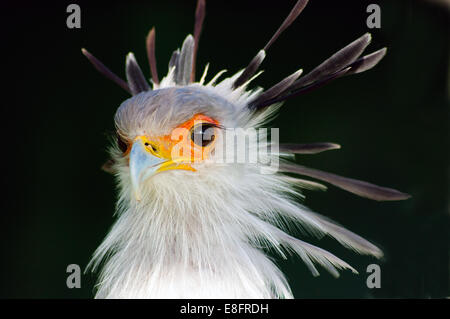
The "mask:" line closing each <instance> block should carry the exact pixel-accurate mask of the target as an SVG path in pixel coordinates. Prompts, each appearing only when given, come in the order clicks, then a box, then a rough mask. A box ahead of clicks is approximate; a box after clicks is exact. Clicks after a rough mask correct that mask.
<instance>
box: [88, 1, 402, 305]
mask: <svg viewBox="0 0 450 319" xmlns="http://www.w3.org/2000/svg"><path fill="white" fill-rule="evenodd" d="M307 2H308V1H307V0H299V1H297V2H296V4H295V6H294V7H293V9H292V10H291V12H290V13H289V15H288V16H287V18H286V19H285V20H284V22H283V23H282V24H281V26H280V27H279V28H278V29H277V31H276V32H275V34H274V35H273V36H272V38H271V39H270V40H269V41H268V42H267V44H266V45H265V46H264V47H263V49H262V50H260V51H259V52H258V53H257V54H256V56H255V57H254V58H253V59H252V60H251V61H250V63H249V64H248V65H247V67H245V68H244V69H243V70H241V71H239V72H237V73H236V74H234V75H232V76H231V77H228V78H225V79H223V80H221V81H220V82H219V81H218V79H219V77H220V76H221V75H222V73H223V72H219V74H217V75H216V76H214V77H213V78H212V79H211V80H210V81H208V82H206V76H207V69H208V66H206V68H205V71H204V73H203V76H202V77H201V78H200V80H198V81H197V80H196V77H195V64H196V62H195V61H196V56H197V51H198V46H199V36H200V33H201V30H202V24H203V20H204V16H205V0H199V1H198V3H197V9H196V13H195V26H194V32H193V36H192V35H188V36H187V38H186V39H185V40H184V42H183V45H182V47H181V49H178V50H176V51H174V52H173V54H172V57H171V59H170V62H169V70H168V74H167V75H166V76H165V77H164V78H162V79H161V81H160V80H159V78H158V73H157V69H156V59H155V29H154V28H153V29H151V30H150V32H149V34H148V36H147V39H146V47H147V53H148V59H149V64H150V73H151V81H150V82H148V81H147V80H146V78H145V76H144V74H143V72H142V71H141V68H140V67H139V65H138V63H137V61H136V59H135V57H134V55H133V53H129V54H128V55H127V57H126V81H124V80H122V79H121V78H120V77H118V76H117V75H115V74H114V73H112V72H111V71H110V70H109V69H108V68H107V67H105V66H104V65H103V64H102V63H101V62H100V61H99V60H98V59H97V58H95V57H94V56H93V55H92V54H90V53H89V52H88V51H87V50H85V49H82V52H83V54H84V55H85V56H86V57H87V58H88V59H89V61H90V62H91V63H92V64H93V65H94V67H95V68H96V69H97V70H98V71H100V72H101V73H102V74H103V75H105V76H106V77H107V78H109V79H110V80H112V81H114V82H115V83H116V84H118V85H119V86H120V87H121V88H123V89H124V90H126V91H127V92H129V93H130V94H131V95H132V97H131V98H129V99H127V100H126V101H124V102H123V103H122V104H121V105H120V107H119V108H118V110H117V112H116V115H115V119H114V120H115V127H116V131H117V133H116V136H115V141H114V143H113V145H112V146H111V149H110V154H111V159H110V160H109V161H108V162H107V163H106V164H105V166H104V167H103V168H104V169H105V170H106V171H108V172H111V173H113V174H114V175H115V177H116V179H117V182H118V185H119V190H120V192H119V199H118V203H117V212H116V216H117V220H116V221H115V223H114V225H113V226H112V228H111V230H110V232H109V233H108V235H107V236H106V238H105V239H104V241H103V242H102V244H101V245H100V246H99V247H98V249H97V250H96V252H95V253H94V256H93V258H92V260H91V262H90V263H89V265H88V267H89V269H92V270H93V271H96V270H98V269H101V272H100V275H99V279H98V283H97V286H96V287H97V292H96V298H292V297H293V295H292V292H291V289H290V287H289V284H288V282H287V280H286V278H285V276H284V274H283V273H282V272H281V271H280V270H279V269H278V268H277V266H276V265H275V264H274V262H273V261H272V260H271V258H269V256H268V255H267V250H268V249H272V250H273V251H275V252H277V253H278V254H280V255H281V256H282V257H284V258H287V257H288V255H289V254H292V253H294V254H297V255H298V256H299V257H300V258H301V259H302V260H303V261H304V263H305V264H306V266H307V267H308V268H309V269H310V270H311V272H312V274H313V275H315V276H317V275H319V271H318V268H317V265H320V266H321V267H322V268H324V269H326V270H327V271H329V272H330V273H331V274H332V275H333V276H336V277H338V276H339V272H338V271H339V270H343V269H348V270H350V271H352V272H354V273H357V271H356V270H355V269H354V268H353V267H351V266H350V265H349V264H347V263H346V262H345V261H343V260H341V259H339V258H338V257H336V256H334V255H333V254H331V253H330V252H328V251H325V250H323V249H321V248H319V247H316V246H313V245H311V244H309V243H307V242H305V241H302V240H300V239H298V238H295V237H294V236H291V235H289V234H288V230H289V228H290V226H292V225H296V226H297V227H299V228H300V229H301V230H302V231H303V234H304V235H305V236H306V235H312V236H317V237H318V238H322V237H323V236H330V237H332V238H334V239H335V240H337V241H338V242H339V243H340V244H342V245H343V246H345V247H346V248H349V249H351V250H353V251H355V252H357V253H360V254H365V255H372V256H375V257H378V258H379V257H381V256H382V255H383V253H382V251H381V250H380V249H379V248H377V247H376V246H375V245H374V244H372V243H370V242H369V241H367V240H365V239H363V238H362V237H360V236H358V235H356V234H354V233H352V232H350V231H348V230H347V229H345V228H343V227H342V226H340V225H338V224H336V223H334V222H333V221H331V220H330V219H328V218H326V217H324V216H322V215H319V214H316V213H314V212H312V211H311V210H309V209H308V208H306V207H304V206H303V205H301V204H299V203H298V199H299V198H300V197H302V196H303V195H302V194H301V188H308V189H326V187H325V186H324V185H323V184H320V183H318V182H313V181H309V180H305V179H303V178H299V177H293V176H292V175H301V176H308V177H310V178H313V179H316V180H320V181H323V182H326V183H329V184H332V185H335V186H337V187H339V188H341V189H343V190H346V191H348V192H351V193H354V194H356V195H359V196H362V197H366V198H368V199H372V200H377V201H393V200H404V199H406V198H408V197H409V195H407V194H405V193H402V192H399V191H397V190H394V189H391V188H385V187H379V186H376V185H373V184H371V183H367V182H362V181H359V180H355V179H350V178H346V177H341V176H338V175H335V174H331V173H326V172H323V171H320V170H316V169H311V168H307V167H305V166H300V165H297V164H295V163H293V161H291V160H292V158H293V154H314V153H319V152H322V151H326V150H331V149H336V148H339V145H337V144H334V143H312V144H289V145H283V144H281V145H278V144H277V143H276V142H273V141H270V142H267V137H268V136H265V137H266V139H265V138H260V137H259V136H258V139H256V140H255V139H251V138H248V139H245V140H246V141H247V140H248V141H247V142H246V144H245V148H244V150H243V153H246V154H247V153H251V151H252V150H253V151H255V150H256V151H257V153H258V154H260V153H261V154H262V155H261V156H260V157H258V160H257V161H256V162H255V161H249V160H245V161H236V160H223V158H224V157H225V158H226V159H230V158H233V159H234V158H235V156H236V154H234V153H233V150H234V148H233V149H231V148H230V147H223V145H225V144H226V145H228V144H227V142H226V141H225V140H226V136H227V134H228V132H229V131H231V129H234V128H240V129H242V130H244V131H246V130H247V131H248V130H249V129H258V128H262V127H264V125H265V124H267V122H268V121H269V120H270V119H271V118H272V116H273V115H274V114H275V112H276V111H277V110H278V109H279V108H280V106H281V104H282V102H283V101H285V100H286V99H289V98H292V97H295V96H299V95H302V94H304V93H306V92H309V91H311V90H314V89H316V88H318V87H321V86H322V85H324V84H326V83H328V82H330V81H332V80H334V79H337V78H340V77H343V76H347V75H351V74H357V73H361V72H363V71H366V70H368V69H370V68H372V67H373V66H375V65H376V64H377V63H378V62H379V61H380V60H381V59H382V58H383V56H384V55H385V53H386V49H385V48H383V49H381V50H378V51H375V52H373V53H371V54H368V55H362V53H363V51H364V50H365V48H366V47H367V46H368V45H369V43H370V40H371V36H370V34H365V35H363V36H362V37H360V38H358V39H357V40H355V41H354V42H352V43H350V44H349V45H347V46H346V47H344V48H343V49H341V50H339V51H338V52H337V53H335V54H333V55H332V56H331V57H330V58H328V59H327V60H325V61H324V62H323V63H322V64H320V65H319V66H318V67H316V68H314V69H313V70H312V71H310V72H309V73H307V74H306V75H304V76H301V74H302V70H298V71H296V72H294V73H293V74H292V75H290V76H288V77H286V78H285V79H283V80H282V81H280V82H279V83H277V84H275V85H273V86H272V87H271V88H269V89H267V90H263V89H261V88H256V89H248V85H249V83H250V82H252V81H253V80H254V79H255V78H256V77H257V76H258V74H259V73H258V68H259V66H260V64H261V63H262V62H263V60H264V57H265V56H266V52H267V51H268V50H269V49H270V47H271V46H272V44H273V43H274V42H275V41H276V40H277V38H278V37H279V36H280V34H281V33H282V32H283V31H284V30H285V29H286V28H287V27H288V26H289V25H290V24H291V23H292V22H294V20H295V19H296V18H297V17H298V15H299V14H300V12H302V11H303V9H304V8H305V6H306V4H307ZM258 132H259V131H258ZM267 135H268V134H267ZM236 136H237V137H239V136H238V135H236ZM263 137H264V136H263ZM224 141H225V142H224ZM264 141H265V142H264ZM230 145H232V144H231V143H230ZM223 150H225V151H223ZM262 150H266V151H267V150H270V152H262ZM260 151H261V152H260ZM227 153H233V154H232V156H228V155H230V154H227ZM264 154H265V155H264ZM237 155H242V152H241V153H239V154H237ZM273 163H278V166H276V167H275V169H274V166H273V165H272V164H273ZM277 167H278V169H276V168H277ZM286 173H288V174H291V175H286Z"/></svg>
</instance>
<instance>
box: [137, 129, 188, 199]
mask: <svg viewBox="0 0 450 319" xmlns="http://www.w3.org/2000/svg"><path fill="white" fill-rule="evenodd" d="M181 162H182V160H181V159H174V160H172V159H171V157H170V155H169V154H168V153H167V152H164V150H162V149H160V148H159V147H158V145H157V144H155V143H153V142H150V141H149V140H148V139H147V137H146V136H138V137H136V139H135V140H134V143H133V145H132V147H131V151H130V176H131V185H132V188H133V192H134V196H135V198H136V200H137V201H140V200H141V199H142V192H141V188H142V184H143V183H144V181H145V180H146V179H148V178H150V177H151V176H153V175H155V174H156V173H158V172H162V171H166V170H172V169H183V170H193V171H195V169H193V168H192V167H191V166H190V165H187V164H182V163H181Z"/></svg>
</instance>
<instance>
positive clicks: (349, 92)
mask: <svg viewBox="0 0 450 319" xmlns="http://www.w3.org/2000/svg"><path fill="white" fill-rule="evenodd" d="M71 2H75V3H78V4H80V5H81V12H82V28H81V30H70V29H68V28H67V27H66V17H67V13H66V6H67V5H68V4H69V3H71ZM242 2H243V1H237V0H228V1H223V2H220V1H208V3H207V17H206V21H205V29H204V32H203V34H202V39H201V42H200V51H199V56H198V64H197V65H198V66H199V68H200V67H201V68H202V69H203V67H204V65H205V64H206V63H207V62H210V63H211V64H210V71H211V72H210V74H214V73H215V72H217V71H219V70H221V69H224V68H226V69H228V70H229V72H230V73H234V72H236V71H238V70H239V69H240V68H242V67H244V66H245V65H246V63H247V62H248V61H249V60H250V59H251V58H252V57H253V56H254V54H255V53H256V52H257V50H259V49H260V48H261V47H262V46H263V45H264V44H265V42H266V41H267V40H268V39H269V38H270V37H271V35H272V33H273V32H274V31H275V30H276V28H277V27H278V26H279V24H280V23H281V21H282V19H283V18H284V17H285V16H286V15H287V13H288V12H289V10H290V8H291V7H292V5H293V4H294V2H295V1H294V0H291V1H246V2H245V3H242ZM371 2H374V1H361V0H358V1H356V0H355V1H345V2H342V1H325V0H314V1H311V3H310V4H309V5H308V6H307V8H306V9H305V11H304V12H303V14H302V15H301V16H300V18H299V19H298V20H297V21H296V22H295V23H294V24H293V25H292V26H291V27H290V28H289V29H288V31H286V32H285V33H284V34H283V35H282V36H281V37H280V39H279V40H278V41H277V43H276V44H275V45H274V46H273V47H272V48H271V49H270V50H269V52H268V56H267V58H266V60H265V61H264V63H263V65H262V68H263V69H264V70H265V73H264V74H263V75H262V76H261V77H260V78H259V79H258V80H257V81H256V82H257V83H258V84H259V85H261V86H263V87H266V88H267V87H269V86H270V85H272V84H274V83H276V82H277V81H278V80H280V79H281V78H283V77H285V76H287V75H289V74H291V73H292V72H293V71H295V70H297V69H298V68H300V67H301V68H303V69H304V70H305V71H309V70H311V69H312V68H313V67H314V66H316V65H317V64H319V63H320V62H322V61H323V60H324V59H325V58H327V57H328V56H330V55H331V54H332V53H334V52H335V51H337V50H338V49H340V48H342V47H343V46H345V45H346V44H348V43H350V42H351V41H353V40H354V39H356V38H357V37H359V36H361V35H362V34H363V33H365V32H367V31H371V32H372V33H373V35H374V38H373V42H372V44H371V46H370V49H369V50H376V49H379V48H381V47H383V46H387V47H388V54H387V56H386V58H385V59H384V60H383V61H382V62H381V63H380V64H379V66H377V67H376V68H375V69H373V70H371V71H369V72H367V73H364V74H360V75H355V76H352V77H348V78H343V79H340V80H338V81H336V82H333V83H331V84H329V85H327V86H326V87H324V88H321V89H320V90H317V91H315V92H312V93H309V94H307V95H304V96H301V97H298V98H295V99H292V100H289V101H288V102H287V103H286V104H285V105H284V107H283V108H282V110H281V113H280V115H279V116H278V118H277V119H276V120H275V121H274V123H273V127H279V128H280V134H281V142H315V141H332V142H337V143H340V144H341V145H342V146H343V147H342V149H341V150H339V151H331V152H326V153H323V154H319V155H316V156H302V157H300V156H298V158H297V160H298V162H301V163H304V164H306V165H309V166H312V167H315V168H319V169H324V170H328V171H331V172H334V173H338V174H342V175H344V176H349V177H354V178H359V179H363V180H367V181H371V182H373V183H376V184H379V185H383V186H390V187H394V188H397V189H399V190H401V191H404V192H407V193H410V194H412V196H413V197H412V198H411V199H410V200H407V201H403V202H387V203H378V202H372V201H369V200H366V199H362V198H358V197H356V196H354V195H352V194H349V193H346V192H343V191H341V190H339V189H336V188H333V187H330V188H329V190H328V191H327V192H326V193H323V192H318V193H314V192H306V195H307V198H306V205H308V206H309V207H311V208H312V209H313V210H315V211H317V212H320V213H321V214H324V215H327V216H329V217H331V218H333V219H335V220H336V221H338V222H340V223H341V224H343V225H345V226H346V227H348V228H349V229H351V230H353V231H355V232H356V233H358V234H360V235H363V236H364V237H366V238H368V239H371V240H372V241H374V242H375V243H377V244H378V245H380V246H381V247H382V248H383V249H384V251H385V254H386V258H385V260H383V261H381V262H379V263H380V265H381V272H382V273H381V275H382V283H381V285H382V287H381V289H373V290H370V289H368V288H367V287H366V284H365V280H366V276H367V274H366V267H367V265H368V264H371V263H374V262H377V261H375V260H374V259H372V258H370V257H362V256H357V255H356V254H354V253H352V252H350V251H347V250H346V249H344V248H343V247H341V246H339V245H337V244H336V243H335V242H333V240H321V241H320V242H319V241H316V240H311V242H312V243H315V244H318V245H320V246H321V247H323V248H326V249H329V250H331V251H333V252H334V253H335V254H336V255H337V256H339V257H341V258H343V259H344V260H346V261H347V262H349V263H350V264H352V265H353V266H355V268H356V269H358V270H359V272H360V275H359V276H356V275H353V274H351V273H348V272H345V273H343V274H342V276H341V278H340V279H334V278H332V277H331V276H330V275H328V274H327V273H326V272H325V271H322V276H320V277H318V278H313V277H312V276H311V275H310V273H309V272H308V271H307V269H306V267H305V266H304V265H303V263H302V262H301V261H300V260H299V259H297V258H292V259H290V260H288V261H280V262H279V264H280V266H281V267H282V269H283V271H284V272H285V273H286V274H287V276H288V279H289V281H290V283H291V286H292V289H293V291H294V294H295V296H296V297H311V298H316V297H325V298H329V297H331V298H334V297H343V298H351V297H356V298H366V297H375V298H392V297H395V298H397V297H407V298H410V297H415V298H416V297H419V298H428V297H445V296H449V295H450V293H449V211H448V209H449V206H448V194H449V189H448V180H449V174H448V164H449V160H448V159H449V158H448V146H449V126H448V121H449V112H448V111H449V109H448V106H449V104H448V95H447V94H448V93H447V87H448V81H447V74H448V68H449V65H448V57H449V55H448V45H449V41H448V40H449V24H448V10H447V9H445V8H443V7H439V6H436V5H433V4H431V3H428V2H426V1H400V0H398V1H379V2H377V3H379V4H380V5H381V9H382V28H381V29H379V30H368V29H367V27H366V24H365V20H366V17H367V15H368V14H367V13H366V7H367V5H368V4H369V3H371ZM194 10H195V1H126V2H125V1H123V2H118V1H109V2H97V1H96V2H93V1H91V2H87V1H81V2H80V1H58V2H56V1H54V2H51V1H39V2H33V3H31V2H30V3H28V2H21V3H20V2H15V4H14V5H13V4H6V3H2V4H1V11H0V12H1V15H2V19H1V24H2V25H1V31H2V52H3V54H4V57H3V59H2V60H3V62H4V66H3V69H2V77H3V79H4V80H6V81H5V84H3V85H2V104H3V105H2V129H3V134H2V136H3V143H2V145H3V156H2V157H3V159H4V164H3V166H2V172H3V186H4V192H3V198H2V208H3V209H2V212H1V225H2V232H1V235H0V236H1V237H0V245H1V258H2V260H1V269H0V270H1V271H0V276H1V277H0V278H1V279H0V280H1V294H0V296H1V297H3V298H23V297H26V298H79V297H87V298H90V297H92V296H93V292H92V291H93V284H94V279H95V277H94V276H93V275H91V274H88V275H84V276H83V277H82V288H81V289H72V290H70V289H68V288H67V287H66V276H67V274H66V267H67V265H68V264H71V263H76V264H79V265H80V266H81V267H82V268H84V267H85V266H86V264H87V262H88V261H89V258H90V256H91V254H92V253H93V251H94V250H95V248H96V247H97V246H98V245H99V244H100V242H101V240H102V238H103V237H104V236H105V235H106V233H107V231H108V229H109V227H110V226H111V225H112V223H113V218H112V214H113V212H114V205H115V196H116V193H115V185H114V181H113V178H112V177H111V176H110V175H108V174H106V173H104V172H102V171H101V170H100V166H101V165H102V164H103V162H104V161H105V160H106V159H107V154H106V151H105V149H106V147H107V143H108V139H107V136H108V133H109V132H111V131H112V130H113V128H114V126H113V115H114V113H115V110H116V108H117V107H118V106H119V104H120V103H121V102H122V101H123V100H124V99H126V98H127V97H128V96H127V94H126V92H124V91H122V90H121V89H120V88H119V87H117V86H115V85H114V84H113V83H111V82H109V81H107V80H105V79H104V78H103V77H102V76H101V75H99V74H98V73H97V72H96V71H95V70H94V69H93V68H92V66H91V65H90V64H89V63H88V61H87V60H86V59H85V58H84V57H83V56H82V55H81V52H80V48H81V47H86V48H87V49H88V50H90V51H91V52H92V53H93V54H94V55H96V56H97V57H98V58H100V59H101V60H102V61H103V62H104V63H105V64H106V65H108V66H109V67H110V68H111V69H112V70H114V71H115V72H116V73H118V74H120V75H121V76H123V74H124V61H125V55H126V54H127V53H128V52H129V51H133V52H134V53H135V55H136V57H137V60H138V61H139V62H140V64H141V66H142V67H143V68H144V70H145V73H146V75H148V76H149V72H148V67H147V63H146V58H145V57H146V55H145V46H144V40H145V36H146V34H147V32H148V30H149V29H150V28H151V27H152V26H156V51H157V52H156V54H157V59H158V70H159V71H160V72H159V74H160V77H162V75H163V74H165V73H166V72H167V63H168V60H169V58H170V54H171V52H172V51H173V50H174V49H176V48H177V47H179V46H181V43H182V41H183V39H184V38H185V36H186V35H187V33H191V32H192V28H193V16H194ZM197 73H201V72H200V71H198V72H197ZM209 78H211V75H210V77H209Z"/></svg>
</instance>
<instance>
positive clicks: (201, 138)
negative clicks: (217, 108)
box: [191, 124, 216, 147]
mask: <svg viewBox="0 0 450 319" xmlns="http://www.w3.org/2000/svg"><path fill="white" fill-rule="evenodd" d="M215 138H216V136H215V135H214V125H211V124H199V125H196V126H194V127H193V128H192V132H191V140H192V141H194V143H195V144H197V145H199V146H202V147H204V146H206V145H208V144H209V143H211V142H212V141H214V139H215Z"/></svg>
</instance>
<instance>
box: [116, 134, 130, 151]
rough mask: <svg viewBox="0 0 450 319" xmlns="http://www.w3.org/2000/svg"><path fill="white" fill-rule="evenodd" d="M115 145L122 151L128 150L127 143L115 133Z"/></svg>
mask: <svg viewBox="0 0 450 319" xmlns="http://www.w3.org/2000/svg"><path fill="white" fill-rule="evenodd" d="M117 146H118V147H119V149H120V150H121V151H122V152H123V153H125V152H126V151H127V150H128V143H127V142H126V141H125V140H124V139H123V138H122V137H121V136H120V134H117Z"/></svg>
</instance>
